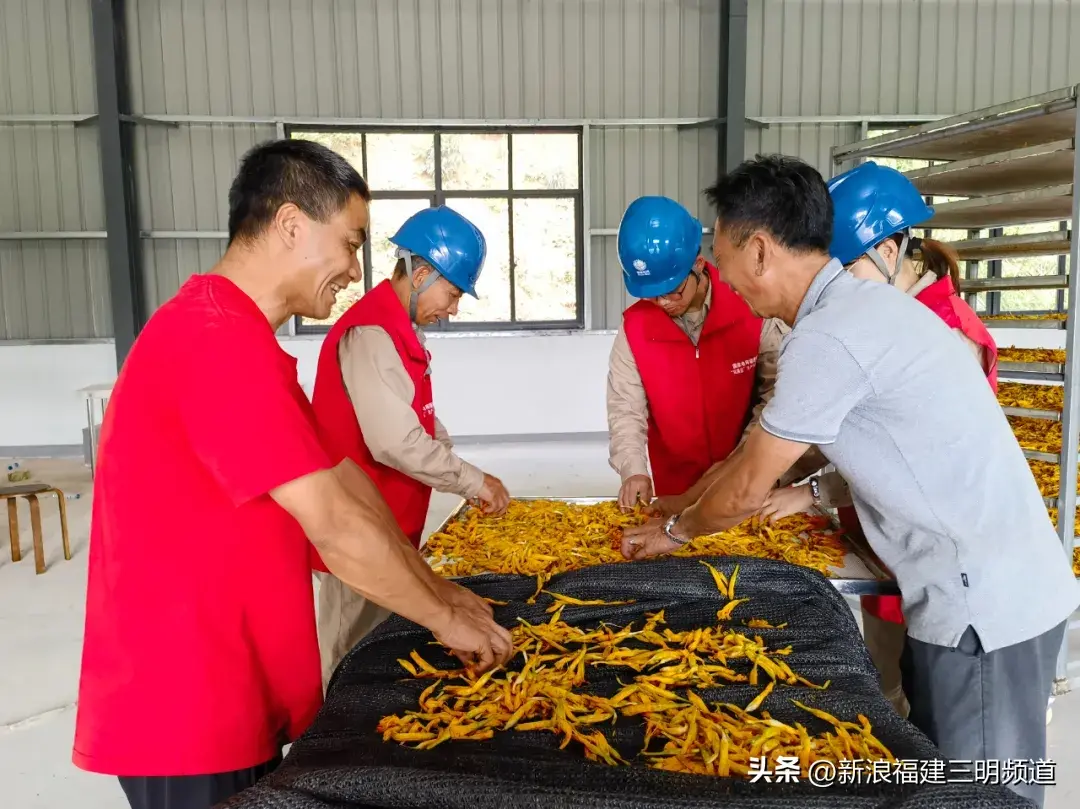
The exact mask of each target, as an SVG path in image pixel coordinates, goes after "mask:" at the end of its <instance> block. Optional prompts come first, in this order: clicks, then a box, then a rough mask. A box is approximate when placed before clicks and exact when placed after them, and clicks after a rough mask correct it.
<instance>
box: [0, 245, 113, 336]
mask: <svg viewBox="0 0 1080 809" xmlns="http://www.w3.org/2000/svg"><path fill="white" fill-rule="evenodd" d="M108 284H109V279H108V268H107V265H106V255H105V242H104V240H72V241H62V242H61V241H25V242H7V241H0V340H40V339H77V338H88V337H106V336H108V335H109V334H110V333H111V329H112V321H111V310H110V308H109V290H108Z"/></svg>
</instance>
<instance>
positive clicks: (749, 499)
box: [679, 446, 764, 537]
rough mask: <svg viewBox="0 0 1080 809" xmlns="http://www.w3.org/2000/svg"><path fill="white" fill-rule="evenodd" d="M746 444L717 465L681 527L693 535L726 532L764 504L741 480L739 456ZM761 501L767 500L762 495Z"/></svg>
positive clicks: (682, 517) (689, 509)
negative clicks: (756, 499) (755, 501)
mask: <svg viewBox="0 0 1080 809" xmlns="http://www.w3.org/2000/svg"><path fill="white" fill-rule="evenodd" d="M742 453H743V446H740V447H739V448H738V449H736V450H735V451H734V452H733V453H731V455H729V456H728V457H727V458H726V459H725V460H724V461H721V462H720V463H718V464H715V465H714V466H713V467H712V468H711V469H710V470H709V471H708V472H706V473H705V476H704V477H702V479H701V480H700V481H698V484H695V486H696V487H700V488H702V489H704V490H703V491H702V492H701V494H700V495H698V496H697V497H695V498H694V503H693V505H692V506H690V507H689V508H687V509H686V510H685V511H683V513H682V516H681V517H680V518H679V523H680V526H681V527H682V528H683V530H684V531H685V532H686V533H687V534H689V535H690V536H693V537H699V536H706V535H707V534H715V533H717V532H718V531H726V530H727V529H728V528H731V527H732V526H735V525H738V524H739V523H741V522H742V521H743V520H745V519H747V518H748V517H750V516H752V515H753V514H754V512H755V511H757V509H758V508H759V507H760V506H761V502H757V503H754V502H753V500H754V498H753V496H752V495H751V493H750V492H748V491H746V490H745V486H743V485H741V483H740V475H739V459H740V456H741V454H742ZM761 500H764V496H762V498H761Z"/></svg>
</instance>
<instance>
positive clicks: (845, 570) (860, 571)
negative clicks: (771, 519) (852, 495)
mask: <svg viewBox="0 0 1080 809" xmlns="http://www.w3.org/2000/svg"><path fill="white" fill-rule="evenodd" d="M514 499H515V500H526V501H528V500H557V501H559V502H563V503H570V504H573V505H595V504H597V503H606V502H610V501H611V499H612V498H611V497H554V496H551V497H515V498H514ZM468 506H469V503H468V501H467V500H462V501H461V502H460V503H459V504H458V505H457V507H456V508H454V510H453V511H451V512H450V514H449V515H447V517H446V519H444V520H443V521H442V522H441V523H439V527H438V528H436V529H435V531H434V532H433V533H439V532H441V531H444V530H446V528H447V527H448V526H449V525H450V524H451V523H453V522H455V521H456V520H458V519H460V518H461V516H462V514H463V513H464V512H465V510H466V509H467V508H468ZM818 513H820V514H821V515H822V516H825V517H828V518H829V520H830V521H831V522H832V525H833V530H834V531H835V532H836V533H837V534H839V536H840V538H841V539H842V540H843V541H844V543H845V544H846V545H847V546H848V548H849V550H848V553H847V555H846V556H845V557H844V564H843V566H842V567H839V568H833V571H832V572H833V576H834V578H830V579H829V581H830V582H832V584H833V586H834V587H836V589H837V590H839V591H840V592H841V593H844V594H845V595H897V594H899V592H900V590H899V588H898V587H897V586H896V581H895V580H894V579H893V577H892V576H891V575H890V574H888V573H887V572H886V571H885V568H884V566H883V565H882V564H881V562H880V561H879V560H878V558H877V556H876V555H875V554H874V552H873V551H872V550H870V546H869V545H867V544H866V542H865V540H859V539H856V538H853V537H851V536H849V535H847V534H845V533H843V532H842V531H841V530H840V526H839V524H838V523H837V521H836V519H835V517H833V515H832V514H829V513H828V512H825V511H821V512H818ZM425 558H426V559H427V560H428V563H429V564H431V565H435V564H440V563H444V562H447V561H450V560H448V559H446V558H445V557H438V558H432V557H430V556H427V555H425Z"/></svg>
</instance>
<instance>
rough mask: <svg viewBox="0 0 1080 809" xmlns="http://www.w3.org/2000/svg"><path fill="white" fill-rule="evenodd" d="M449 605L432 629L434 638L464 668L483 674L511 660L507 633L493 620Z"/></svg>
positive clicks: (511, 653) (511, 647)
mask: <svg viewBox="0 0 1080 809" xmlns="http://www.w3.org/2000/svg"><path fill="white" fill-rule="evenodd" d="M455 586H457V585H455ZM448 606H449V609H448V610H447V611H446V617H445V619H444V620H443V621H442V622H441V623H440V625H439V626H437V627H432V628H431V630H432V633H433V634H434V635H435V639H436V640H437V641H439V642H440V643H442V644H443V645H444V646H446V647H448V648H449V649H450V651H451V652H452V653H453V654H454V656H455V657H456V658H457V659H458V660H460V661H461V662H462V663H463V664H464V665H465V666H466V667H467V668H469V669H471V670H472V671H474V672H477V673H482V672H485V671H487V670H488V669H492V668H495V667H496V666H502V665H504V664H505V663H506V662H507V661H509V660H510V658H511V657H513V655H514V642H513V640H511V638H510V633H509V632H508V631H507V630H506V629H504V628H503V627H501V626H499V625H498V624H497V623H495V619H494V618H492V617H491V616H490V615H481V614H479V613H478V612H477V611H476V610H473V609H469V608H466V607H462V606H458V605H456V604H453V603H451V604H449V605H448Z"/></svg>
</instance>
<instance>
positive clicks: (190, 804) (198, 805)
mask: <svg viewBox="0 0 1080 809" xmlns="http://www.w3.org/2000/svg"><path fill="white" fill-rule="evenodd" d="M280 763H281V756H278V757H277V758H275V759H273V760H272V761H268V762H266V763H265V764H260V765H259V766H257V767H249V768H247V769H246V770H233V771H232V772H221V773H214V774H212V775H153V776H121V777H120V786H121V787H123V789H124V794H125V795H127V799H128V803H130V804H131V809H211V807H212V806H215V805H217V804H219V803H221V802H222V801H224V800H226V799H227V798H231V797H232V796H233V795H235V794H237V793H238V792H243V791H244V790H245V789H247V788H248V787H250V786H254V785H255V782H256V781H258V780H259V779H260V778H262V777H263V776H264V775H269V774H270V773H272V772H273V771H274V770H275V769H277V766H278V764H280Z"/></svg>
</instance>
